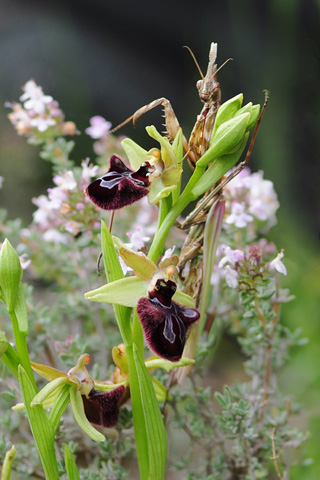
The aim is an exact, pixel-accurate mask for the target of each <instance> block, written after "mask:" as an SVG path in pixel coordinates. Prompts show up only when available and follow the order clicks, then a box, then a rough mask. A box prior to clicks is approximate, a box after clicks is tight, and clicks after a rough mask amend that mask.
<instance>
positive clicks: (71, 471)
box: [64, 444, 80, 480]
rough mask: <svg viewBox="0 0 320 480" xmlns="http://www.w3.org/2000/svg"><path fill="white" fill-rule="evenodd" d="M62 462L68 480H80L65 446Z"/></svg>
mask: <svg viewBox="0 0 320 480" xmlns="http://www.w3.org/2000/svg"><path fill="white" fill-rule="evenodd" d="M64 462H65V465H66V471H67V475H68V478H69V480H80V475H79V471H78V468H77V464H76V462H75V459H74V457H73V455H72V452H71V450H70V447H69V445H67V444H65V446H64Z"/></svg>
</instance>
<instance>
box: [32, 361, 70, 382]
mask: <svg viewBox="0 0 320 480" xmlns="http://www.w3.org/2000/svg"><path fill="white" fill-rule="evenodd" d="M31 367H32V370H34V371H35V372H37V373H38V375H40V376H41V377H43V378H46V379H47V380H49V381H51V380H54V379H55V378H60V377H65V378H66V379H67V378H68V375H67V374H66V373H63V372H61V371H60V370H58V369H57V368H53V367H49V366H48V365H43V364H42V363H36V362H31Z"/></svg>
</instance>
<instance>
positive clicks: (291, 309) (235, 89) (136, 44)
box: [0, 0, 320, 480]
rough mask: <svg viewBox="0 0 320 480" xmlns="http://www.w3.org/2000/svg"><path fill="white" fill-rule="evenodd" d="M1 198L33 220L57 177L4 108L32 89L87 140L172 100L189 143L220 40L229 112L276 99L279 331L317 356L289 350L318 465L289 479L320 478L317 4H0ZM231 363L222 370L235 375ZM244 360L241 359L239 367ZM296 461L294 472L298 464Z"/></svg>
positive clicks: (263, 160)
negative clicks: (238, 99) (199, 86)
mask: <svg viewBox="0 0 320 480" xmlns="http://www.w3.org/2000/svg"><path fill="white" fill-rule="evenodd" d="M0 35H1V42H0V68H1V74H0V105H1V107H0V123H1V128H0V157H1V158H0V175H1V176H3V177H5V183H4V186H3V189H2V190H0V202H1V206H4V207H6V208H7V209H8V211H9V215H10V218H14V217H16V216H19V217H23V218H25V220H26V222H29V221H30V220H31V215H32V211H33V210H34V206H33V205H32V203H31V198H32V197H33V196H36V195H40V194H41V193H44V192H45V191H46V188H47V187H48V186H49V185H50V182H51V176H50V166H49V165H47V164H46V163H45V162H43V161H41V160H40V158H39V157H38V155H37V148H35V147H33V146H30V145H28V144H26V142H25V139H23V138H20V137H18V136H17V135H16V133H15V131H14V129H13V128H12V126H11V125H10V123H9V121H8V119H7V118H6V115H7V111H6V109H5V108H4V106H3V105H4V103H5V101H14V100H18V97H19V96H20V94H21V90H20V88H21V86H22V85H23V84H24V83H25V82H26V81H27V80H29V79H30V78H34V79H35V81H36V82H37V83H38V84H40V85H42V87H43V89H44V92H45V93H47V94H49V95H52V96H53V97H54V98H55V99H56V100H58V101H59V103H60V106H61V108H62V110H63V111H64V112H65V114H66V119H67V120H73V121H75V122H76V124H77V126H78V128H79V130H80V131H82V132H83V131H84V129H85V128H86V127H87V126H88V124H89V118H90V117H91V116H93V115H102V116H104V117H105V118H106V119H108V120H110V121H111V122H112V123H113V125H117V124H118V123H120V122H121V121H122V120H124V119H125V118H127V117H128V116H129V115H131V114H132V113H133V112H134V111H135V110H136V109H137V108H139V107H140V106H142V105H144V104H146V103H148V102H150V101H152V100H154V99H156V98H159V97H163V96H164V97H166V98H168V99H170V100H171V102H172V104H173V107H174V109H175V111H176V114H177V116H178V118H179V119H180V123H181V125H182V127H183V128H184V131H185V133H186V134H188V133H189V132H190V131H191V129H192V126H193V123H194V121H195V117H196V115H197V114H198V113H199V111H200V109H201V104H200V101H199V98H198V96H197V91H196V88H195V83H196V81H197V80H198V78H199V74H198V72H197V69H196V67H195V65H194V63H193V61H192V59H191V57H190V55H189V54H188V52H187V51H186V50H185V49H182V46H183V45H189V46H190V47H191V48H192V50H193V52H194V53H195V55H196V57H197V59H198V61H199V63H200V65H201V67H202V69H203V70H205V69H206V66H207V61H208V52H209V47H210V42H211V41H215V42H217V43H218V64H222V63H223V62H224V61H225V60H226V59H227V58H229V57H232V58H233V59H234V61H233V62H230V63H228V65H227V66H225V67H224V68H223V69H222V70H221V72H219V81H220V83H221V89H222V97H223V100H226V99H228V98H229V97H231V96H233V95H235V94H237V93H239V92H243V93H244V95H245V101H253V102H254V103H263V98H264V95H263V93H262V90H263V89H265V88H267V89H269V90H270V91H271V99H270V102H269V106H268V109H267V112H266V115H265V117H264V120H263V126H262V128H261V129H260V131H259V135H258V139H257V142H256V145H255V147H254V153H253V156H252V158H251V160H250V166H251V168H252V169H253V170H259V169H262V170H264V172H265V178H268V179H270V180H272V181H273V182H274V184H275V188H276V191H277V193H278V196H279V200H280V205H281V208H280V210H279V212H278V225H277V226H276V227H274V228H273V230H272V232H271V238H272V239H273V240H274V241H275V242H276V244H277V245H278V247H279V248H284V249H285V259H286V265H287V268H288V277H287V278H286V279H285V282H284V284H285V286H288V287H289V288H290V289H291V290H292V293H293V294H295V296H296V300H295V301H294V302H292V303H290V304H288V305H285V307H284V308H283V315H282V318H283V321H284V322H285V323H286V324H288V325H289V326H290V328H292V329H295V328H298V327H301V328H302V329H303V335H304V336H306V337H308V338H309V340H310V341H309V344H308V345H307V346H304V347H301V348H300V349H297V350H295V351H292V352H291V354H292V357H291V360H290V362H289V364H288V366H287V367H286V368H285V369H284V372H283V375H282V379H281V380H282V381H281V383H280V385H279V388H281V389H283V390H284V391H285V392H287V393H288V394H291V393H294V394H295V395H296V397H297V399H298V400H299V401H301V402H302V403H303V405H304V408H303V415H302V416H301V418H299V419H298V425H299V427H301V428H302V429H309V431H310V434H311V436H310V440H309V441H308V443H307V444H306V445H305V447H304V449H305V450H304V452H305V457H308V456H309V457H313V458H314V463H313V464H312V465H310V466H305V467H296V468H292V472H291V475H292V476H291V477H290V478H293V479H299V480H304V479H308V480H318V479H319V478H320V462H319V453H320V452H319V445H320V374H319V370H320V369H319V365H320V327H319V311H320V299H319V297H320V294H319V285H320V255H319V241H320V240H319V238H320V237H319V235H320V229H319V193H318V192H319V181H320V169H319V138H320V134H319V109H320V95H319V94H320V41H319V39H320V38H319V37H320V2H319V0H318V1H315V0H314V1H312V0H269V1H268V0H259V1H257V0H244V1H242V0H218V1H217V0H216V1H215V0H211V1H207V0H204V1H200V0H198V1H197V2H194V1H188V2H187V1H183V0H175V1H168V0H162V1H161V2H160V1H154V2H146V1H140V2H132V1H129V0H119V1H117V2H115V1H109V0H90V1H89V0H87V1H76V0H60V1H58V0H56V1H55V2H46V1H40V0H28V2H25V1H23V0H2V2H1V5H0ZM151 123H154V124H156V125H157V126H160V123H161V116H160V110H159V109H158V110H155V111H153V112H150V113H149V114H148V116H145V117H143V118H142V119H141V120H139V124H138V127H139V128H138V129H137V130H136V131H134V130H133V128H132V126H131V125H129V126H127V127H126V128H125V129H123V130H122V131H121V133H123V134H127V135H131V136H134V138H135V140H136V141H138V142H139V141H141V142H144V144H147V142H148V139H147V136H146V134H145V132H144V128H143V127H144V126H145V125H148V124H151ZM87 156H91V157H92V158H93V153H92V142H91V140H90V139H89V138H88V137H86V135H82V136H80V137H79V138H77V147H76V149H75V152H74V157H75V158H76V159H77V160H78V162H79V163H80V161H81V159H83V158H85V157H87ZM228 355H229V352H228V354H227V355H226V358H224V357H223V353H222V354H220V355H219V358H218V359H217V360H216V361H219V362H221V364H220V365H217V369H218V370H221V372H225V373H226V375H227V376H228V373H229V374H230V373H231V376H232V369H233V366H234V365H233V363H232V361H231V362H230V360H228V361H227V356H228ZM237 358H238V357H237ZM292 460H293V463H294V459H292Z"/></svg>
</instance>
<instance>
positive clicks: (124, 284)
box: [85, 277, 149, 307]
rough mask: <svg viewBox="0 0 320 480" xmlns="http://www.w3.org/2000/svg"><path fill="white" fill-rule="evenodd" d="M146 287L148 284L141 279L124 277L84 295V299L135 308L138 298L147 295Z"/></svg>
mask: <svg viewBox="0 0 320 480" xmlns="http://www.w3.org/2000/svg"><path fill="white" fill-rule="evenodd" d="M148 286H149V282H146V281H144V280H141V278H138V277H126V278H121V280H116V281H115V282H111V283H107V284H106V285H103V286H102V287H100V288H97V289H96V290H91V291H90V292H87V293H85V298H86V299H88V300H91V301H92V302H99V303H114V304H116V305H123V306H125V307H136V306H137V303H138V300H139V298H141V297H145V296H146V295H147V291H148Z"/></svg>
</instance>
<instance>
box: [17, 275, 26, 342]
mask: <svg viewBox="0 0 320 480" xmlns="http://www.w3.org/2000/svg"><path fill="white" fill-rule="evenodd" d="M14 313H15V315H16V317H17V321H18V326H19V330H20V332H21V333H23V334H25V335H27V334H28V312H27V305H26V299H25V296H24V292H23V287H22V284H21V283H20V285H19V288H18V292H17V298H16V302H15V305H14Z"/></svg>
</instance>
